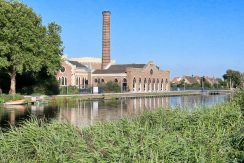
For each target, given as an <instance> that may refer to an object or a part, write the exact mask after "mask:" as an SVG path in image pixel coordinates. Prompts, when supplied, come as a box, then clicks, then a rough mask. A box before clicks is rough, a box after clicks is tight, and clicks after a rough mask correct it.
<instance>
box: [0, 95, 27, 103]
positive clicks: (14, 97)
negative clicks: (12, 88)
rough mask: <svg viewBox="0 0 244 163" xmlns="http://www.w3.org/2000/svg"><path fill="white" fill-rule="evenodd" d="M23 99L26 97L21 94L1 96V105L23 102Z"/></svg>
mask: <svg viewBox="0 0 244 163" xmlns="http://www.w3.org/2000/svg"><path fill="white" fill-rule="evenodd" d="M21 99H24V97H23V96H22V95H20V94H15V95H9V94H0V103H4V102H8V101H14V100H21Z"/></svg>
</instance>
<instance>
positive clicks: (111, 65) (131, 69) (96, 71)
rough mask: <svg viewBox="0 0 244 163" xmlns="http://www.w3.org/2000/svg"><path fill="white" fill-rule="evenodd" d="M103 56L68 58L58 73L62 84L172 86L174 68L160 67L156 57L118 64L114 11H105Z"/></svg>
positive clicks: (157, 88)
mask: <svg viewBox="0 0 244 163" xmlns="http://www.w3.org/2000/svg"><path fill="white" fill-rule="evenodd" d="M102 14H103V33H102V58H92V57H84V58H73V59H72V61H64V62H63V64H62V65H63V68H62V69H61V70H60V71H59V72H58V73H57V79H59V81H60V86H64V85H65V86H66V85H72V86H79V88H84V87H87V86H89V87H93V86H98V85H99V84H101V83H106V82H109V81H113V82H117V83H119V85H120V86H121V91H129V92H159V91H169V90H170V77H169V76H170V72H169V71H163V70H160V68H159V67H158V66H157V65H155V64H154V63H153V62H152V61H150V62H148V63H147V64H115V61H113V60H111V55H110V15H111V13H110V12H109V11H104V12H103V13H102Z"/></svg>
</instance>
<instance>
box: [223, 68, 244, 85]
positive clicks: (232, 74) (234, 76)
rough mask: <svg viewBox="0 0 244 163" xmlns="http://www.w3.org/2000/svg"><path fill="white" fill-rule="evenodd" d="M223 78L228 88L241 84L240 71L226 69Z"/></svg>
mask: <svg viewBox="0 0 244 163" xmlns="http://www.w3.org/2000/svg"><path fill="white" fill-rule="evenodd" d="M223 78H224V79H225V80H226V81H227V83H229V87H230V88H236V87H240V85H241V73H240V72H239V71H235V70H231V69H229V70H227V71H226V73H225V74H224V75H223Z"/></svg>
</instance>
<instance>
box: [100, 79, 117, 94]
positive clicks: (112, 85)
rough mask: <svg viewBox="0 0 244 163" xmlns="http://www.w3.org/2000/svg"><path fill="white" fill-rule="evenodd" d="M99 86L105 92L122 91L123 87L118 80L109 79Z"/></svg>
mask: <svg viewBox="0 0 244 163" xmlns="http://www.w3.org/2000/svg"><path fill="white" fill-rule="evenodd" d="M98 87H99V88H100V89H102V90H103V92H105V93H111V92H115V93H118V92H120V91H121V87H120V85H119V84H118V83H117V82H113V81H109V82H107V83H102V84H99V85H98Z"/></svg>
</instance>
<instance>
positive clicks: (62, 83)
mask: <svg viewBox="0 0 244 163" xmlns="http://www.w3.org/2000/svg"><path fill="white" fill-rule="evenodd" d="M64 84H65V83H64V77H63V76H62V82H61V85H64Z"/></svg>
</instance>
